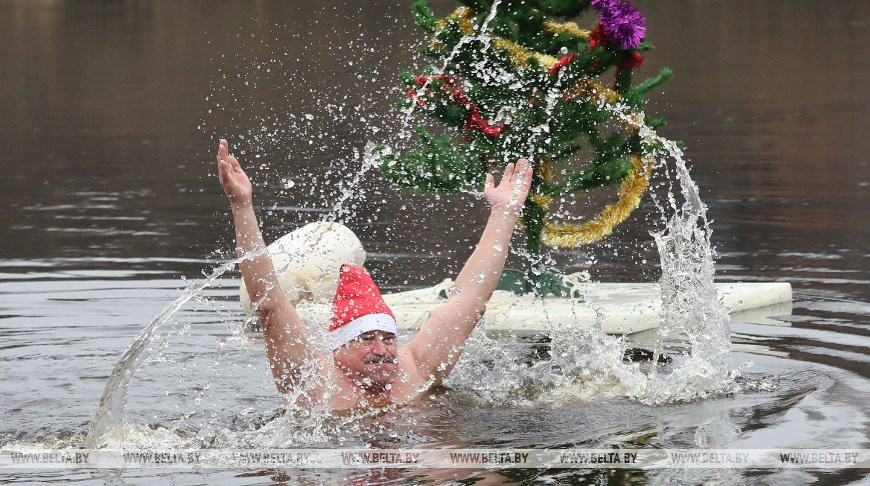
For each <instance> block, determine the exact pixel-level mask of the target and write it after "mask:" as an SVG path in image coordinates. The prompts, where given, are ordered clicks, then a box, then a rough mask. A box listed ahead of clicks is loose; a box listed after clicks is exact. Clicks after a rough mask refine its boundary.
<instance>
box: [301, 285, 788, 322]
mask: <svg viewBox="0 0 870 486" xmlns="http://www.w3.org/2000/svg"><path fill="white" fill-rule="evenodd" d="M451 285H452V282H451V281H449V280H445V281H444V282H443V283H441V284H439V285H436V286H434V287H429V288H425V289H419V290H411V291H408V292H398V293H394V294H384V300H385V301H386V303H387V305H388V306H390V308H391V309H392V310H393V313H394V314H395V315H396V321H397V324H398V326H399V329H403V330H417V329H419V327H420V325H421V324H422V323H423V322H424V321H425V320H426V318H427V317H428V315H429V311H431V310H432V309H433V308H435V307H436V306H437V305H439V304H440V303H442V302H444V299H443V298H440V297H439V293H440V292H441V291H442V290H444V289H447V288H449V287H450V286H451ZM716 287H717V289H718V290H719V292H720V294H721V295H722V297H723V300H724V303H725V306H726V307H728V308H729V309H730V310H731V313H732V314H736V315H735V317H737V315H742V316H746V315H752V312H749V311H752V310H753V309H758V310H762V309H764V310H765V312H760V314H766V315H765V316H763V317H766V316H770V315H773V314H772V313H771V312H770V311H767V309H768V308H770V309H775V312H774V313H776V314H788V313H790V312H791V305H790V303H791V298H792V294H791V284H789V283H783V282H771V283H721V284H717V285H716ZM580 291H581V293H582V295H583V297H582V299H570V298H559V297H553V296H550V297H547V298H544V299H540V298H537V299H536V298H534V297H533V296H517V295H514V294H513V293H510V292H505V291H497V292H496V293H495V294H494V295H493V297H492V299H491V300H490V301H489V304H488V305H487V309H486V319H485V321H484V325H485V327H486V329H487V330H491V331H513V332H532V333H546V332H547V331H548V330H550V329H555V328H559V327H561V326H577V325H588V324H591V323H593V322H595V319H596V316H600V317H601V318H602V330H603V331H604V332H605V333H607V334H634V333H638V332H642V331H646V330H649V329H654V328H656V327H658V325H659V312H660V310H661V306H662V300H661V293H660V292H659V285H658V283H590V284H586V285H583V286H582V287H581V288H580ZM778 304H781V305H778ZM297 308H298V310H299V312H300V314H301V315H302V316H303V318H306V319H322V320H323V321H324V322H325V321H327V320H328V319H329V312H330V308H329V306H328V305H325V304H315V303H312V302H305V301H303V302H300V303H299V305H298V306H297Z"/></svg>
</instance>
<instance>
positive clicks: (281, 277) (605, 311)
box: [240, 223, 792, 334]
mask: <svg viewBox="0 0 870 486" xmlns="http://www.w3.org/2000/svg"><path fill="white" fill-rule="evenodd" d="M269 254H270V255H271V256H272V261H273V263H274V265H275V271H276V273H277V274H278V281H279V282H280V283H281V287H282V288H283V289H284V291H285V292H286V293H287V296H288V297H289V298H290V301H291V302H292V303H293V305H295V306H296V309H297V311H298V312H299V314H300V316H301V317H302V318H303V319H306V320H313V321H320V322H323V323H324V326H328V323H329V317H330V312H331V302H332V298H333V295H334V294H335V289H336V287H337V285H338V271H339V268H340V266H341V264H342V263H349V264H351V265H356V266H362V265H363V263H364V262H365V257H366V254H365V251H364V250H363V247H362V243H361V242H360V241H359V238H357V237H356V235H354V234H353V232H352V231H351V230H350V229H348V228H347V227H346V226H344V225H341V224H339V223H311V224H308V225H305V226H303V227H302V228H299V229H297V230H295V231H293V232H291V233H288V234H286V235H284V236H283V237H281V238H280V239H278V240H277V241H275V242H274V243H272V244H271V245H269ZM568 280H569V281H576V282H578V284H577V289H576V290H578V292H577V293H578V294H579V295H580V297H579V298H571V297H556V296H547V297H545V298H543V299H542V298H540V297H536V296H534V295H531V294H530V295H515V294H513V293H511V292H507V291H500V290H499V291H496V292H495V294H493V296H492V299H490V301H489V303H488V304H487V311H486V317H485V320H484V326H485V327H486V329H487V330H494V331H513V332H523V331H526V332H534V333H539V332H543V333H546V332H548V331H552V330H555V329H558V328H560V327H563V326H589V325H592V324H593V323H595V322H596V319H598V320H599V322H600V323H601V330H602V331H604V332H605V333H607V334H635V333H639V332H643V331H647V330H650V329H654V328H657V327H658V326H659V313H660V311H661V307H662V300H661V291H660V289H659V284H658V283H655V282H650V283H640V282H632V283H604V282H602V283H594V282H590V283H579V282H580V280H581V279H580V276H579V274H578V275H569V276H568ZM452 285H453V281H452V280H449V279H447V280H445V281H444V282H442V283H440V284H438V285H435V286H432V287H427V288H423V289H417V290H410V291H406V292H396V293H392V294H384V301H385V302H386V304H387V305H388V306H389V307H390V309H392V311H393V313H394V314H395V316H396V324H397V325H398V327H399V329H402V330H408V331H414V330H417V329H419V327H420V325H421V324H422V323H423V322H424V321H425V320H426V318H427V317H428V315H429V312H430V311H431V310H432V309H434V308H435V307H436V306H438V305H439V304H441V303H443V302H444V298H443V297H441V295H442V291H444V290H448V289H449V288H450V287H451V286H452ZM716 287H717V289H718V291H719V294H720V295H721V296H722V298H723V303H724V304H725V305H726V306H727V307H728V308H729V311H730V312H731V313H735V314H740V313H745V312H746V311H750V310H753V309H769V308H771V306H774V307H776V309H777V311H776V312H774V311H767V312H766V313H767V315H773V314H790V313H791V305H790V304H791V299H792V294H791V285H790V284H788V283H785V282H768V283H757V282H753V283H719V284H716ZM240 290H241V300H242V305H243V307H244V308H245V310H246V311H247V312H248V313H250V312H251V301H250V299H249V298H248V293H247V291H246V289H245V285H244V282H242V285H241V289H240ZM572 293H573V292H572ZM770 312H772V314H771V313H770ZM251 324H253V325H255V326H256V323H255V322H252V323H251Z"/></svg>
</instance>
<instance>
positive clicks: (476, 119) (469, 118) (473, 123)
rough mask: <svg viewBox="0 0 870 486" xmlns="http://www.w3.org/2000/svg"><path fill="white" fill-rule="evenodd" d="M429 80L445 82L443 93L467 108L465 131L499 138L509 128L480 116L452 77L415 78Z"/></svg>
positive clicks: (420, 81)
mask: <svg viewBox="0 0 870 486" xmlns="http://www.w3.org/2000/svg"><path fill="white" fill-rule="evenodd" d="M566 57H568V56H566ZM563 59H564V58H563ZM571 60H573V57H572V59H570V60H568V61H566V62H565V64H567V63H569V62H571ZM429 80H436V81H444V85H442V86H441V91H443V92H444V94H446V95H447V96H449V97H450V99H451V100H452V101H453V102H454V103H456V104H458V105H461V106H463V107H464V108H465V125H464V126H463V129H465V130H475V131H478V132H481V133H483V134H484V135H486V136H487V137H489V138H497V137H498V136H499V135H501V133H502V132H504V130H505V129H506V128H507V124H505V123H502V124H501V126H500V127H494V126H492V125H490V124H489V122H488V121H486V120H485V119H484V118H483V117H482V116H480V108H478V107H477V105H475V104H474V103H472V102H471V100H469V99H468V97H467V96H465V95H464V94H463V93H462V87H461V86H457V83H456V80H455V79H454V78H453V77H452V76H448V75H445V74H439V75H435V76H429V75H423V76H417V77H415V78H414V81H416V82H417V84H419V85H420V86H423V85H424V84H426V82H427V81H429ZM416 93H417V92H416V91H415V90H414V89H408V97H409V98H411V99H412V100H413V99H414V96H415V95H416ZM427 94H429V95H431V92H428V93H427ZM426 103H427V102H426V100H424V99H421V98H417V104H419V105H421V106H423V105H425V104H426ZM471 140H473V139H472V138H471V137H465V141H466V142H470V141H471Z"/></svg>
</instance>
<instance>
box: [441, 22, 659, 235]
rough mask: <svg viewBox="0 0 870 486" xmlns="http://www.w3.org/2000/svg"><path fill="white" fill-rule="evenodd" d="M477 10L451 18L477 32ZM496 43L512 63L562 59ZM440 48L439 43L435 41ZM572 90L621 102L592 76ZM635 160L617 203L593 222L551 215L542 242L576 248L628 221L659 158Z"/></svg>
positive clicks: (544, 171)
mask: <svg viewBox="0 0 870 486" xmlns="http://www.w3.org/2000/svg"><path fill="white" fill-rule="evenodd" d="M473 15H474V12H472V11H471V9H469V8H467V7H459V8H458V9H456V11H454V12H453V13H452V14H450V15H449V16H448V17H447V18H448V19H450V20H454V21H456V22H458V24H459V29H460V30H461V31H462V33H463V34H465V35H472V34H473V33H474V24H473V23H472V20H471V19H472V17H473ZM446 26H447V21H446V20H445V19H440V20H439V21H438V28H439V29H444V28H445V27H446ZM544 29H545V30H547V31H548V32H551V33H554V34H563V33H564V34H570V35H573V36H575V37H581V38H588V37H589V32H588V31H584V30H581V29H580V28H579V27H578V26H577V24H576V23H574V22H565V23H556V22H552V21H545V22H544ZM491 38H492V39H493V45H494V46H495V47H496V48H497V49H501V50H504V51H506V52H507V54H508V57H509V58H510V60H511V62H513V63H514V64H515V65H517V66H520V67H526V66H528V65H529V58H532V57H533V58H535V59H536V60H537V61H538V63H539V64H540V65H541V66H543V67H549V66H552V65H553V64H555V63H556V62H558V59H557V58H555V57H553V56H549V55H547V54H542V53H540V52H536V51H533V50H531V49H527V48H525V47H523V46H520V45H518V44H516V43H514V42H512V41H509V40H507V39H502V38H499V37H495V36H492V37H491ZM433 45H435V46H436V47H439V46H438V43H435V42H433ZM568 93H569V94H571V95H572V96H574V97H575V99H583V100H590V99H597V100H599V101H600V102H602V103H615V102H617V101H619V99H620V96H619V93H617V92H616V91H614V90H612V89H608V88H605V87H603V86H601V85H600V84H598V83H596V82H594V81H592V80H591V79H588V78H586V79H582V80H580V81H578V82H577V84H575V85H574V86H573V87H571V88H570V89H569V90H568ZM629 117H630V118H631V120H632V122H631V123H628V122H624V123H623V125H624V126H625V127H626V129H628V130H630V131H633V132H634V133H637V132H638V131H639V129H638V127H640V126H641V125H642V124H643V118H644V117H643V113H640V112H634V111H633V112H631V113H629ZM628 160H629V162H630V163H631V170H629V172H628V174H626V176H625V178H624V179H623V180H622V182H621V183H620V185H619V200H617V202H616V203H614V204H608V205H607V206H605V207H604V209H602V210H601V212H600V213H598V214H597V215H596V216H595V217H593V218H592V219H590V220H589V221H587V222H585V223H583V224H579V225H573V224H556V223H553V222H552V221H551V220H550V219H549V218H548V219H545V220H544V228H543V232H542V235H541V241H542V242H543V243H545V244H547V245H550V246H557V247H562V248H576V247H578V246H580V245H585V244H589V243H592V242H595V241H598V240H600V239H601V238H604V237H605V236H607V235H609V234H611V233H612V232H613V228H614V227H615V226H616V225H618V224H619V223H621V222H623V221H625V219H626V218H628V216H629V215H630V214H631V213H632V211H634V209H635V208H637V206H638V205H639V204H640V200H641V196H642V195H643V193H644V191H646V189H647V187H649V178H650V176H651V175H652V170H653V168H654V167H655V164H656V160H655V157H653V155H652V154H644V155H643V156H640V155H636V154H631V155H629V157H628ZM538 170H539V174H541V177H542V178H543V179H544V180H546V181H550V180H552V178H553V167H552V163H550V162H549V161H545V162H543V163H541V164H540V166H539V169H538ZM529 199H531V200H532V202H534V203H535V204H537V205H539V206H541V207H544V208H546V207H548V206H549V204H550V202H551V201H552V198H551V197H550V196H547V195H543V194H537V193H532V194H529Z"/></svg>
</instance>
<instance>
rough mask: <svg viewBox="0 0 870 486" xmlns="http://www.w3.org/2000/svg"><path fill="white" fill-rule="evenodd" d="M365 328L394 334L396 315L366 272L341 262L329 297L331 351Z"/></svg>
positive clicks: (395, 330) (364, 331)
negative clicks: (331, 297)
mask: <svg viewBox="0 0 870 486" xmlns="http://www.w3.org/2000/svg"><path fill="white" fill-rule="evenodd" d="M369 331H384V332H391V333H393V334H398V333H397V329H396V318H395V317H394V316H393V311H391V310H390V308H389V307H387V304H386V303H384V298H383V297H381V291H380V290H378V286H377V285H375V282H374V280H372V277H371V276H370V275H369V274H368V272H366V270H365V269H364V268H362V267H355V266H353V265H348V264H344V265H342V266H341V270H339V275H338V289H336V291H335V298H334V299H332V320H331V324H330V326H329V337H330V338H331V339H332V350H333V351H335V350H336V349H338V348H340V347H342V346H343V345H345V344H347V343H349V342H350V341H352V340H354V339H356V337H357V336H359V335H360V334H363V333H366V332H369Z"/></svg>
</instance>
